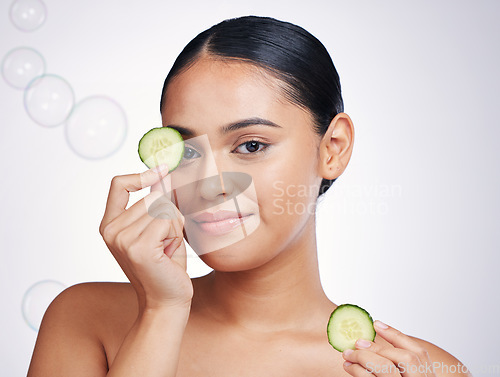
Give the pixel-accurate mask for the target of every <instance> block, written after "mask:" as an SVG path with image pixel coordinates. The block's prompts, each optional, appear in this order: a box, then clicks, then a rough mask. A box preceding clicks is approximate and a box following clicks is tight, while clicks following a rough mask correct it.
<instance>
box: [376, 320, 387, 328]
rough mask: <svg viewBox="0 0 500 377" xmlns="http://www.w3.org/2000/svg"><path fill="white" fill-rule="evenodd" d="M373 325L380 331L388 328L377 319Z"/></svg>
mask: <svg viewBox="0 0 500 377" xmlns="http://www.w3.org/2000/svg"><path fill="white" fill-rule="evenodd" d="M373 325H374V326H375V327H377V328H379V329H380V330H385V329H388V328H389V326H387V325H386V324H385V323H384V322H381V321H379V320H378V319H377V320H376V321H375V322H373Z"/></svg>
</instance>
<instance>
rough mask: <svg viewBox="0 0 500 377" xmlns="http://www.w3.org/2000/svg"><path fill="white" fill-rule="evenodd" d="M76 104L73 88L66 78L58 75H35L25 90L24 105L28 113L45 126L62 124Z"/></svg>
mask: <svg viewBox="0 0 500 377" xmlns="http://www.w3.org/2000/svg"><path fill="white" fill-rule="evenodd" d="M74 104H75V96H74V94H73V89H71V86H69V84H68V82H67V81H66V80H64V79H63V78H61V77H59V76H56V75H43V76H37V77H35V78H34V79H33V80H32V81H31V82H30V83H29V84H28V87H27V88H26V90H25V92H24V106H25V108H26V111H27V112H28V115H29V116H30V117H31V119H33V120H34V121H35V122H36V123H38V124H40V125H41V126H45V127H54V126H58V125H60V124H62V123H63V122H64V121H65V120H66V118H67V117H68V115H69V113H70V112H71V109H72V108H73V105H74Z"/></svg>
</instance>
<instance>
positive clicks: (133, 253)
mask: <svg viewBox="0 0 500 377" xmlns="http://www.w3.org/2000/svg"><path fill="white" fill-rule="evenodd" d="M141 249H142V247H141V244H140V242H138V241H134V242H132V243H131V244H130V245H129V247H128V249H127V250H128V258H129V259H130V261H131V262H132V263H134V264H139V263H141V261H142V253H141Z"/></svg>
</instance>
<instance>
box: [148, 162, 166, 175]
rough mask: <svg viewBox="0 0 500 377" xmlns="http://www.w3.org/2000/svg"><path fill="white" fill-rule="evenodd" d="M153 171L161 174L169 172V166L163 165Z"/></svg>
mask: <svg viewBox="0 0 500 377" xmlns="http://www.w3.org/2000/svg"><path fill="white" fill-rule="evenodd" d="M151 170H152V171H154V172H155V173H161V172H163V171H165V170H168V166H167V164H161V165H158V166H157V167H155V168H153V169H151Z"/></svg>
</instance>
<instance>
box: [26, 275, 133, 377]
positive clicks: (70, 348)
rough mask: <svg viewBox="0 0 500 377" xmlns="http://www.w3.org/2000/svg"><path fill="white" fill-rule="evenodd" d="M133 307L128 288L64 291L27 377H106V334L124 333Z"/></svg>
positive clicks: (87, 286)
mask: <svg viewBox="0 0 500 377" xmlns="http://www.w3.org/2000/svg"><path fill="white" fill-rule="evenodd" d="M136 305H137V303H136V298H135V292H134V290H133V288H132V286H131V285H130V284H129V283H107V282H106V283H81V284H76V285H73V286H71V287H69V288H67V289H65V290H64V291H63V292H61V293H60V294H59V295H58V296H57V297H56V298H55V299H54V300H53V301H52V303H51V304H50V305H49V307H48V309H47V311H46V312H45V315H44V317H43V320H42V323H41V326H40V330H39V332H38V337H37V341H36V344H35V349H34V351H33V356H32V360H31V364H30V368H29V372H28V376H35V375H36V376H45V375H47V376H49V375H50V376H54V377H56V376H68V375H71V376H80V375H87V376H88V375H92V376H96V377H97V376H105V375H106V373H107V356H106V351H105V343H106V342H112V341H113V339H112V338H110V336H109V335H108V334H111V333H112V331H113V330H116V329H123V331H126V330H127V329H128V327H127V326H129V324H131V323H132V322H133V320H134V318H135V316H136V310H137V309H136ZM82 373H83V374H82Z"/></svg>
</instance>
